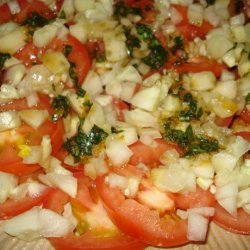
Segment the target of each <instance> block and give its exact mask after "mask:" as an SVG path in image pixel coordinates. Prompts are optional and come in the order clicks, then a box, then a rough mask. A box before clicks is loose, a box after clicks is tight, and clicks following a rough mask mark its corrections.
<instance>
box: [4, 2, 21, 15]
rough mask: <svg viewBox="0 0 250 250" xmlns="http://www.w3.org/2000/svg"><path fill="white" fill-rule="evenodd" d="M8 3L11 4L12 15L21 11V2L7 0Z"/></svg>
mask: <svg viewBox="0 0 250 250" xmlns="http://www.w3.org/2000/svg"><path fill="white" fill-rule="evenodd" d="M7 4H8V6H9V9H10V12H11V14H12V15H15V14H17V13H19V12H20V11H21V9H20V6H19V3H18V1H17V0H10V1H7Z"/></svg>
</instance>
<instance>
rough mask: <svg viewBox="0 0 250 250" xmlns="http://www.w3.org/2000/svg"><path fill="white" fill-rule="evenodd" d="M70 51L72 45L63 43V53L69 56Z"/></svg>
mask: <svg viewBox="0 0 250 250" xmlns="http://www.w3.org/2000/svg"><path fill="white" fill-rule="evenodd" d="M71 51H72V46H70V45H64V47H63V54H64V55H65V56H66V57H68V56H69V54H70V53H71Z"/></svg>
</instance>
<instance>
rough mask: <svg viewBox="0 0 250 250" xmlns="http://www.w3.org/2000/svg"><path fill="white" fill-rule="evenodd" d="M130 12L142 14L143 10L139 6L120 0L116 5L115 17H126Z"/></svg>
mask: <svg viewBox="0 0 250 250" xmlns="http://www.w3.org/2000/svg"><path fill="white" fill-rule="evenodd" d="M128 14H135V15H141V10H140V9H139V8H132V7H130V6H128V5H126V4H125V3H124V1H119V2H117V3H116V4H115V6H114V16H115V17H120V16H121V17H126V16H127V15H128Z"/></svg>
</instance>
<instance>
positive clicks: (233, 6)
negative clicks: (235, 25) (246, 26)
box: [229, 0, 250, 19]
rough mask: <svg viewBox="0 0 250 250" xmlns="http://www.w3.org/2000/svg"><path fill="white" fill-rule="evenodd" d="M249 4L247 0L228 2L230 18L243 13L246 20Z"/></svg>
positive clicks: (231, 0)
mask: <svg viewBox="0 0 250 250" xmlns="http://www.w3.org/2000/svg"><path fill="white" fill-rule="evenodd" d="M249 9H250V3H249V1H248V0H230V3H229V13H230V16H236V15H238V14H241V13H243V14H244V15H245V17H246V19H248V18H249V15H248V13H249Z"/></svg>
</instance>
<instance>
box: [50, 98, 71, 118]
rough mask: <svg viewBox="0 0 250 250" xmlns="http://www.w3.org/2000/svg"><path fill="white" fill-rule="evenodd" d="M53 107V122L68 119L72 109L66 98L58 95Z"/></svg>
mask: <svg viewBox="0 0 250 250" xmlns="http://www.w3.org/2000/svg"><path fill="white" fill-rule="evenodd" d="M52 107H53V109H54V110H55V113H54V114H53V116H52V120H53V121H57V120H59V119H61V118H65V117H67V115H68V113H69V109H70V103H69V100H68V98H67V97H66V96H62V95H58V96H57V97H55V98H54V99H53V100H52Z"/></svg>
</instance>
